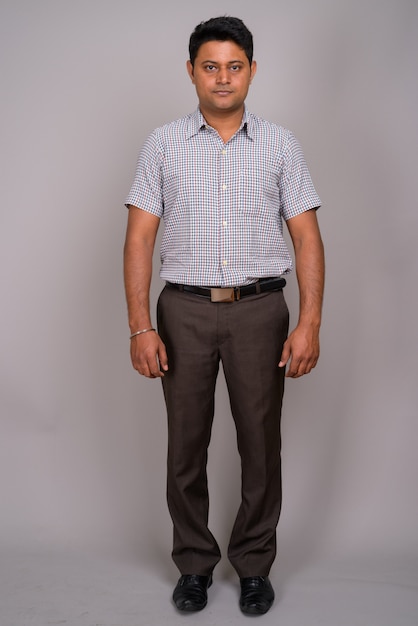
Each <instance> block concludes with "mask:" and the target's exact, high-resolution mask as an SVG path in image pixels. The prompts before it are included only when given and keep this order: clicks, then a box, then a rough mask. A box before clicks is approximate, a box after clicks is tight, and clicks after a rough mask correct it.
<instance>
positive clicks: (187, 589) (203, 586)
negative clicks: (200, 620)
mask: <svg viewBox="0 0 418 626" xmlns="http://www.w3.org/2000/svg"><path fill="white" fill-rule="evenodd" d="M211 584H212V575H211V576H197V574H189V575H185V576H180V578H179V581H178V583H177V585H176V588H175V589H174V591H173V600H174V604H175V605H176V607H177V608H178V610H179V611H201V610H202V609H204V608H205V606H206V604H207V601H208V589H209V587H210V586H211Z"/></svg>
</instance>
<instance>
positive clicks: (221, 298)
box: [166, 277, 286, 302]
mask: <svg viewBox="0 0 418 626" xmlns="http://www.w3.org/2000/svg"><path fill="white" fill-rule="evenodd" d="M166 285H167V287H170V288H171V289H177V290H178V291H186V292H187V293H194V294H195V295H196V296H201V297H203V298H208V300H211V301H212V302H234V301H235V300H240V299H241V298H245V297H246V296H252V295H254V294H259V293H263V292H265V291H280V290H281V289H283V287H284V286H285V285H286V281H285V279H284V278H281V277H279V278H261V279H260V280H258V281H257V282H256V283H251V284H250V285H244V286H243V287H196V286H195V285H180V284H178V283H169V282H167V283H166Z"/></svg>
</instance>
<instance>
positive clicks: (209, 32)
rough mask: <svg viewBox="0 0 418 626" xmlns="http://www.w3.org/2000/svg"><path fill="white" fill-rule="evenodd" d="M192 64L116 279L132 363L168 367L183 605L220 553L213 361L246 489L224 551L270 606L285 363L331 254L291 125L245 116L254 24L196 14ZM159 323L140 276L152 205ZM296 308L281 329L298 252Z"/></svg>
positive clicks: (130, 202) (246, 608)
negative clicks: (191, 101) (211, 462)
mask: <svg viewBox="0 0 418 626" xmlns="http://www.w3.org/2000/svg"><path fill="white" fill-rule="evenodd" d="M189 52H190V59H189V61H188V62H187V71H188V73H189V76H190V78H191V81H192V83H193V84H194V86H195V88H196V92H197V96H198V100H199V107H198V109H197V110H196V111H195V112H194V113H193V114H191V115H188V116H186V117H185V118H183V119H181V120H178V121H176V122H173V123H171V124H167V125H165V126H163V127H162V128H159V129H157V130H155V131H154V132H153V133H152V134H151V136H150V137H149V138H148V140H147V141H146V143H145V145H144V147H143V149H142V151H141V153H140V157H139V160H138V166H137V172H136V177H135V181H134V184H133V187H132V189H131V192H130V194H129V196H128V199H127V206H128V207H129V217H128V227H127V235H126V243H125V251H124V257H125V285H126V294H127V302H128V311H129V324H130V328H131V333H132V334H131V358H132V363H133V366H134V368H135V369H136V370H137V371H138V372H139V373H140V374H142V375H143V376H146V377H148V378H161V380H162V385H163V390H164V396H165V401H166V406H167V414H168V479H167V497H168V506H169V510H170V514H171V517H172V520H173V526H174V545H173V553H172V556H173V559H174V562H175V563H176V565H177V567H178V568H179V570H180V573H181V577H180V579H179V581H178V584H177V586H176V588H175V590H174V593H173V599H174V602H175V605H176V607H177V608H178V609H179V610H181V611H198V610H200V609H202V608H204V607H205V606H206V603H207V589H208V587H209V586H210V585H211V583H212V572H213V569H214V567H215V565H216V563H217V562H218V561H219V559H220V556H221V555H220V551H219V547H218V544H217V542H216V540H215V538H214V537H213V535H212V533H211V532H210V530H209V529H208V491H207V479H206V462H207V448H208V445H209V440H210V433H211V426H212V419H213V412H214V391H215V383H216V377H217V373H218V367H219V362H220V361H222V364H223V369H224V372H225V378H226V382H227V386H228V392H229V396H230V403H231V411H232V415H233V418H234V421H235V425H236V430H237V441H238V450H239V453H240V456H241V462H242V503H241V506H240V508H239V511H238V514H237V517H236V520H235V525H234V528H233V531H232V535H231V539H230V543H229V548H228V557H229V559H230V561H231V563H232V565H233V566H234V568H235V570H236V571H237V573H238V576H239V578H240V585H241V595H240V602H239V603H240V608H241V610H242V611H243V612H244V613H246V614H253V615H260V614H263V613H266V612H267V611H268V610H269V608H270V607H271V605H272V603H273V600H274V591H273V588H272V586H271V583H270V580H269V577H268V576H269V571H270V568H271V565H272V563H273V560H274V558H275V554H276V526H277V522H278V518H279V513H280V506H281V472H280V413H281V405H282V395H283V386H284V376H285V367H286V365H287V364H288V371H287V374H286V376H287V377H291V378H298V377H300V376H303V375H304V374H307V373H309V372H310V371H311V370H312V368H313V367H315V365H316V362H317V359H318V355H319V326H320V319H321V305H322V293H323V279H324V257H323V247H322V242H321V237H320V233H319V229H318V224H317V219H316V209H317V208H318V207H319V205H320V200H319V198H318V196H317V194H316V192H315V190H314V188H313V185H312V182H311V179H310V175H309V172H308V169H307V166H306V164H305V160H304V157H303V154H302V152H301V150H300V147H299V145H298V143H297V142H296V140H295V139H294V137H293V135H292V134H291V133H290V132H289V131H287V130H285V129H283V128H281V127H279V126H276V125H275V124H271V123H269V122H266V121H264V120H261V119H260V118H258V117H256V116H254V115H252V114H250V113H249V111H248V110H247V109H246V107H245V104H244V102H245V98H246V96H247V92H248V89H249V86H250V84H251V81H252V80H253V78H254V76H255V73H256V63H255V61H253V58H252V55H253V44H252V35H251V33H250V32H249V30H248V29H247V28H246V26H245V25H244V24H243V22H242V21H241V20H239V19H238V18H233V17H219V18H213V19H211V20H208V21H207V22H203V23H201V24H199V25H198V26H197V27H196V29H195V30H194V32H193V33H192V35H191V38H190V45H189ZM161 218H163V219H164V223H165V231H164V236H163V240H162V245H161V263H162V265H161V273H160V275H161V277H162V278H163V279H164V280H166V281H167V282H166V286H165V288H164V289H163V291H162V293H161V295H160V298H159V301H158V307H157V318H158V333H157V331H156V330H155V329H154V328H153V326H152V323H151V317H150V305H149V289H150V282H151V271H152V256H153V250H154V243H155V238H156V234H157V230H158V227H159V222H160V219H161ZM282 219H284V220H285V221H286V224H287V227H288V229H289V232H290V235H291V239H292V242H293V246H294V251H295V258H296V272H297V279H298V285H299V291H300V314H299V321H298V324H297V326H296V328H295V329H294V330H293V332H291V333H290V335H289V337H288V338H287V331H288V310H287V306H286V303H285V301H284V297H283V291H282V288H283V286H284V284H285V280H284V279H283V278H282V275H283V274H286V273H288V272H289V271H290V269H291V266H292V263H291V258H290V256H289V253H288V251H287V249H286V245H285V243H284V241H283V237H282Z"/></svg>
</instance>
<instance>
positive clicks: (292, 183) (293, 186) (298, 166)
mask: <svg viewBox="0 0 418 626" xmlns="http://www.w3.org/2000/svg"><path fill="white" fill-rule="evenodd" d="M280 193H281V213H282V215H283V218H284V219H285V220H288V219H290V218H291V217H295V216H296V215H299V214H300V213H304V212H305V211H309V209H317V208H318V207H319V206H320V205H321V200H320V198H319V196H318V194H317V193H316V191H315V188H314V186H313V183H312V179H311V175H310V173H309V170H308V166H307V164H306V161H305V157H304V155H303V152H302V148H301V146H300V144H299V142H298V141H297V139H296V138H295V136H294V135H293V133H291V132H290V131H289V136H288V142H287V145H286V148H285V151H284V155H283V168H282V176H281V181H280Z"/></svg>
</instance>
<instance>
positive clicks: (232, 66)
mask: <svg viewBox="0 0 418 626" xmlns="http://www.w3.org/2000/svg"><path fill="white" fill-rule="evenodd" d="M239 69H241V66H240V65H231V70H232V71H233V72H237V71H238V70H239Z"/></svg>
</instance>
